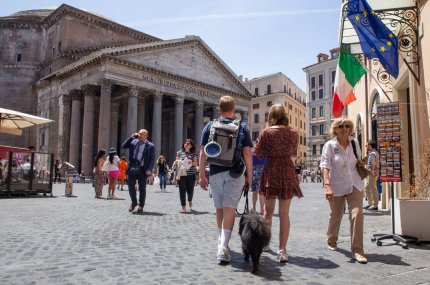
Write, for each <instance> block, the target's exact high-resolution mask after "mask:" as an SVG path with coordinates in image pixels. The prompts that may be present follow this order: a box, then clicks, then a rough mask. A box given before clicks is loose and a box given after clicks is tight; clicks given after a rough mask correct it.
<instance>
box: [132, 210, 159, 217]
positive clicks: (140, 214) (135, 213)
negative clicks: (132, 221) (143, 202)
mask: <svg viewBox="0 0 430 285" xmlns="http://www.w3.org/2000/svg"><path fill="white" fill-rule="evenodd" d="M132 214H133V215H136V216H157V217H159V216H165V215H166V214H163V213H157V212H145V211H143V213H137V212H133V213H132Z"/></svg>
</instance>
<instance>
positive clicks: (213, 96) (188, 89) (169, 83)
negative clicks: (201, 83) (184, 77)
mask: <svg viewBox="0 0 430 285" xmlns="http://www.w3.org/2000/svg"><path fill="white" fill-rule="evenodd" d="M142 79H143V81H146V82H149V83H153V84H158V85H162V86H166V87H169V88H173V89H178V90H181V91H185V92H188V93H193V94H196V95H200V96H203V97H206V98H209V99H213V100H218V99H219V96H218V95H217V94H215V93H213V92H209V91H206V90H203V89H200V88H196V87H193V86H189V85H185V84H181V83H177V82H175V81H170V80H167V79H162V78H157V77H152V76H150V75H145V74H144V75H143V76H142Z"/></svg>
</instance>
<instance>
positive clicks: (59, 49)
mask: <svg viewBox="0 0 430 285" xmlns="http://www.w3.org/2000/svg"><path fill="white" fill-rule="evenodd" d="M58 52H59V53H60V52H61V42H59V43H58Z"/></svg>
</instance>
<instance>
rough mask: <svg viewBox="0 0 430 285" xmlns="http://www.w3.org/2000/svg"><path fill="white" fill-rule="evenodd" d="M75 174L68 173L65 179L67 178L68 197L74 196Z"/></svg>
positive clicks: (66, 190) (66, 194)
mask: <svg viewBox="0 0 430 285" xmlns="http://www.w3.org/2000/svg"><path fill="white" fill-rule="evenodd" d="M73 176H74V173H73V172H66V173H65V178H66V186H65V193H64V195H65V196H66V197H72V196H73Z"/></svg>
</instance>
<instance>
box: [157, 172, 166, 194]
mask: <svg viewBox="0 0 430 285" xmlns="http://www.w3.org/2000/svg"><path fill="white" fill-rule="evenodd" d="M158 178H159V179H160V189H161V190H163V189H166V184H167V174H159V175H158Z"/></svg>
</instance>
